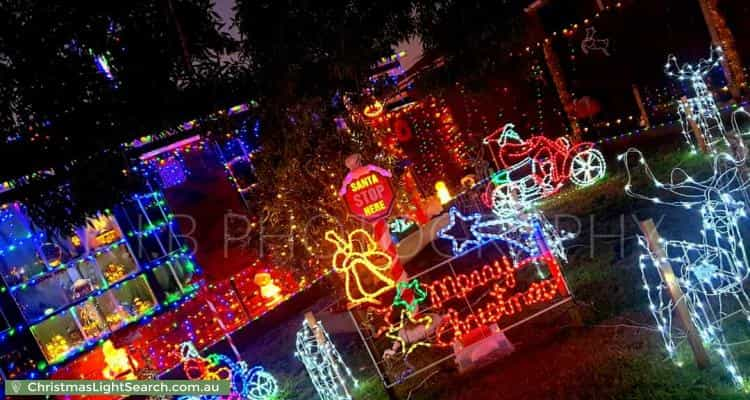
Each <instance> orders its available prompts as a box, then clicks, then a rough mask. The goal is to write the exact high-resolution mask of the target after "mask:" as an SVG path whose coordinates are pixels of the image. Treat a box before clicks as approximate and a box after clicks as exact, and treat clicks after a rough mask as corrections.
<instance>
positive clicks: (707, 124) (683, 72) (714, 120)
mask: <svg viewBox="0 0 750 400" xmlns="http://www.w3.org/2000/svg"><path fill="white" fill-rule="evenodd" d="M723 59H724V53H723V51H722V49H721V47H714V48H711V54H710V56H709V57H708V59H701V60H699V61H698V63H697V64H683V65H679V64H678V63H677V57H675V56H673V55H670V56H669V57H668V58H667V64H666V65H665V66H664V71H665V72H666V73H667V76H670V77H673V78H676V79H677V80H678V81H679V82H680V84H683V83H685V84H687V83H689V84H690V86H691V87H692V88H693V92H694V93H692V94H693V96H692V97H686V98H684V99H683V100H681V101H679V102H678V105H677V112H678V113H679V115H680V123H681V124H682V134H683V135H685V139H686V140H687V142H688V143H689V144H690V145H691V147H693V149H695V144H694V140H693V139H692V137H691V135H690V133H689V132H690V130H691V127H690V123H691V122H694V123H695V124H697V125H698V127H699V128H700V130H701V132H702V133H703V136H704V137H705V141H706V145H707V146H708V149H709V150H711V151H715V146H716V144H717V143H718V142H719V141H720V140H722V139H725V137H724V136H725V131H726V129H725V127H724V123H723V122H722V120H721V113H720V112H719V107H718V106H717V105H716V100H714V96H713V94H712V93H711V92H710V91H709V90H708V85H707V84H706V77H707V76H708V74H709V73H711V71H713V69H714V68H716V67H718V66H719V65H720V64H721V61H722V60H723Z"/></svg>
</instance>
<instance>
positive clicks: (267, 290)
mask: <svg viewBox="0 0 750 400" xmlns="http://www.w3.org/2000/svg"><path fill="white" fill-rule="evenodd" d="M253 281H254V282H255V284H256V285H258V287H260V296H261V297H263V298H264V299H266V300H267V303H266V305H267V306H272V305H276V304H277V303H279V302H280V301H281V300H282V296H281V288H280V287H278V286H276V283H274V281H273V278H272V277H271V274H269V273H268V272H258V273H257V274H255V277H254V278H253Z"/></svg>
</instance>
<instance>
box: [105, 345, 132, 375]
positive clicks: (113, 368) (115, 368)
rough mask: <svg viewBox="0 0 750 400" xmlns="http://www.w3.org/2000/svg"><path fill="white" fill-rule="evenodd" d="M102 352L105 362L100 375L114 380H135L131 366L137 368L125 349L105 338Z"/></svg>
mask: <svg viewBox="0 0 750 400" xmlns="http://www.w3.org/2000/svg"><path fill="white" fill-rule="evenodd" d="M102 352H103V353H104V362H105V363H106V364H107V365H106V366H105V367H104V368H102V376H104V378H105V379H109V380H114V379H120V380H135V379H137V377H136V376H135V374H134V373H133V368H137V366H138V365H137V363H136V362H135V360H131V359H130V356H129V355H128V352H127V351H125V349H118V348H116V347H115V346H114V345H113V344H112V341H111V340H107V341H105V342H104V344H103V345H102Z"/></svg>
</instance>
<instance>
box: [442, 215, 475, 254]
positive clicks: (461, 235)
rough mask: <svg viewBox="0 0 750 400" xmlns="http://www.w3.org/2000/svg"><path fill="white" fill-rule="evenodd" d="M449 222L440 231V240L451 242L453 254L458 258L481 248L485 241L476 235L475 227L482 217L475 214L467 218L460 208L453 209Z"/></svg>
mask: <svg viewBox="0 0 750 400" xmlns="http://www.w3.org/2000/svg"><path fill="white" fill-rule="evenodd" d="M448 218H449V222H448V225H446V226H444V227H443V228H441V229H440V230H439V231H438V234H437V236H438V238H440V239H443V240H450V241H451V246H452V249H453V254H454V255H456V256H458V255H461V254H464V253H466V252H468V251H470V250H473V249H474V248H476V247H478V246H480V245H481V244H482V243H484V241H483V240H482V238H480V237H478V236H477V235H476V234H475V231H474V229H472V228H473V226H474V225H475V224H477V223H478V222H479V221H480V220H481V219H482V216H481V215H480V214H473V215H468V216H465V215H463V214H462V213H461V212H460V211H459V210H458V208H456V207H452V208H451V209H450V211H448Z"/></svg>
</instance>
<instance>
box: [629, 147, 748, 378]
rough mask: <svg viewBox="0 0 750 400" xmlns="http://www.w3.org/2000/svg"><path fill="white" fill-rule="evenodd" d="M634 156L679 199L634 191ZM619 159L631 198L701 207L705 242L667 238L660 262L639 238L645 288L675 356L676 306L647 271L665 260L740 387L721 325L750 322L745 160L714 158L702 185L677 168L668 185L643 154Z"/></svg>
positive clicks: (692, 313)
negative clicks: (743, 196) (744, 229)
mask: <svg viewBox="0 0 750 400" xmlns="http://www.w3.org/2000/svg"><path fill="white" fill-rule="evenodd" d="M631 155H636V156H637V158H638V161H639V163H640V164H641V165H642V166H643V167H644V169H645V173H646V175H647V176H648V177H649V178H651V179H652V180H653V182H654V184H655V186H656V187H657V188H659V189H661V190H664V191H667V192H668V193H669V194H670V195H671V196H672V197H674V198H675V200H669V201H666V200H662V199H661V198H659V197H649V196H645V195H643V194H640V193H637V192H634V191H633V189H632V186H631V165H630V161H631V160H630V159H631V157H630V156H631ZM620 158H621V159H624V162H625V167H626V170H627V175H628V181H627V184H626V185H625V192H626V193H627V194H628V195H630V196H632V197H635V198H639V199H645V200H650V201H652V202H654V203H656V204H664V205H669V206H674V207H681V208H684V209H686V210H695V209H697V211H698V212H699V214H700V222H701V230H700V235H701V240H700V242H697V243H694V242H690V241H685V240H662V242H661V243H660V244H661V246H662V247H663V249H664V251H665V253H666V257H667V259H666V260H660V259H658V257H657V256H655V255H654V254H653V253H652V252H651V250H650V249H649V246H648V244H647V243H646V240H645V238H643V237H639V239H638V241H639V244H640V245H641V246H642V247H643V248H644V249H645V250H646V254H644V255H642V256H641V258H640V268H641V275H642V279H643V283H644V286H643V287H644V289H645V290H646V293H647V295H648V300H649V303H650V309H651V313H652V314H653V316H654V318H655V319H656V323H657V326H658V328H659V331H660V333H661V336H662V338H663V339H664V343H665V345H666V348H667V352H668V353H669V355H670V357H673V358H674V357H675V356H676V354H675V351H676V343H675V339H674V337H673V336H672V314H673V311H674V308H675V306H676V304H675V303H674V302H673V301H672V299H671V297H670V296H669V289H668V287H667V286H666V284H665V282H662V281H661V279H662V278H661V276H662V275H661V274H658V276H659V277H660V280H659V281H658V282H651V280H653V276H654V274H649V273H647V271H646V268H647V265H648V264H651V265H652V266H653V267H654V268H659V267H658V266H659V265H660V262H662V261H667V262H669V263H670V264H671V265H672V266H673V268H674V272H675V277H676V282H677V283H678V284H679V285H680V287H681V289H682V291H683V294H684V297H683V298H682V299H679V300H678V301H684V302H685V303H686V305H687V307H688V310H689V313H690V318H691V319H692V321H693V323H694V324H695V326H696V328H697V330H698V332H699V334H700V336H701V338H702V339H703V342H704V343H707V344H708V345H710V346H711V347H712V348H714V349H715V351H716V352H717V353H718V354H719V355H720V356H721V359H722V361H723V363H724V365H725V367H726V369H727V371H728V372H729V373H730V374H731V375H732V379H733V380H734V382H735V384H737V385H738V386H741V385H742V384H743V382H744V380H743V377H742V375H741V374H740V372H739V371H738V369H737V365H736V362H735V360H734V356H733V355H732V353H731V352H730V351H729V348H728V343H727V340H726V337H725V335H724V330H723V327H722V323H723V321H724V320H726V319H727V318H730V317H732V316H734V315H737V314H742V315H744V316H745V317H746V318H747V319H748V321H750V296H748V293H747V292H746V291H745V289H744V287H743V284H744V283H745V281H746V280H747V279H748V277H750V268H748V258H747V251H746V249H745V246H744V244H743V235H742V232H741V230H740V221H741V219H742V218H744V217H746V213H745V204H744V203H743V202H742V201H738V200H736V199H735V197H739V196H741V192H742V191H744V190H746V189H747V187H748V183H744V182H743V181H742V180H741V179H740V176H739V174H740V171H739V166H740V165H741V163H744V162H745V160H744V159H743V160H740V161H736V160H734V159H733V158H732V157H731V156H729V155H727V154H719V155H717V156H715V158H714V163H713V169H714V171H713V172H714V173H713V175H712V176H711V177H709V178H707V179H705V180H701V181H699V180H696V179H693V178H692V177H691V176H690V175H689V174H688V173H687V172H685V171H684V170H682V169H680V168H675V169H674V170H673V171H672V174H671V176H670V180H669V182H668V183H663V182H661V181H659V180H658V179H657V178H656V177H655V176H654V174H653V173H652V171H651V169H650V168H649V166H648V164H647V163H646V162H645V159H644V157H643V154H642V153H641V152H640V151H639V150H636V149H629V150H628V151H627V152H625V154H623V155H621V156H620ZM727 161H728V162H729V164H727ZM727 165H729V166H728V167H727Z"/></svg>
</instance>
